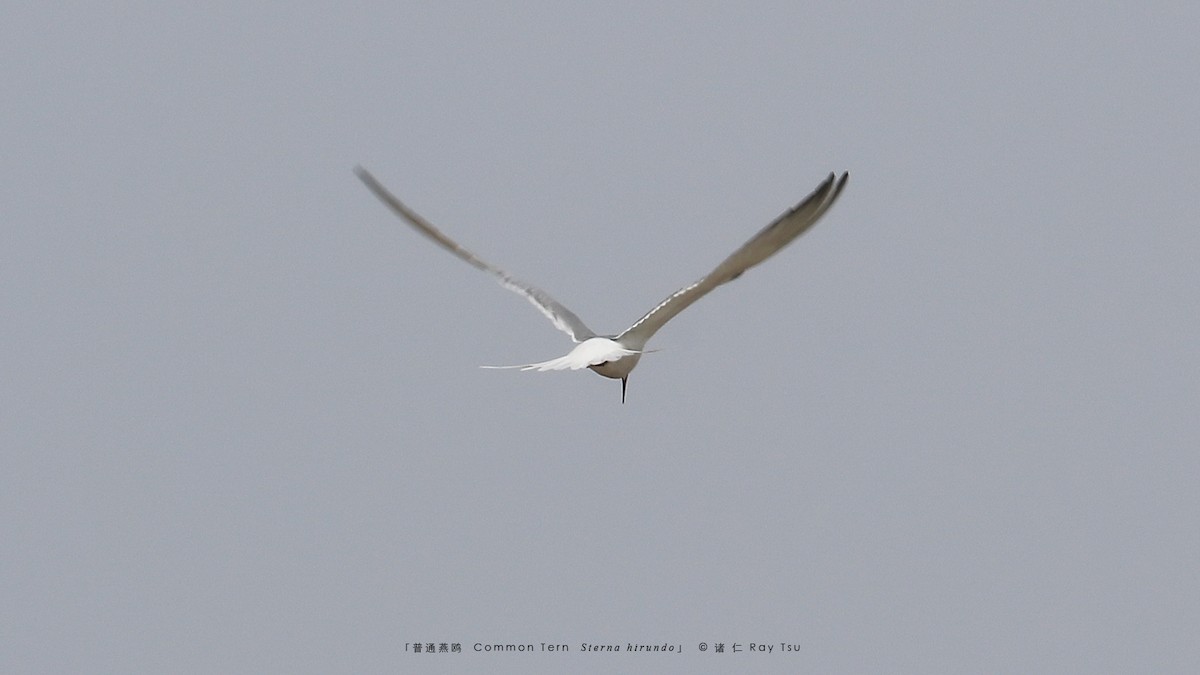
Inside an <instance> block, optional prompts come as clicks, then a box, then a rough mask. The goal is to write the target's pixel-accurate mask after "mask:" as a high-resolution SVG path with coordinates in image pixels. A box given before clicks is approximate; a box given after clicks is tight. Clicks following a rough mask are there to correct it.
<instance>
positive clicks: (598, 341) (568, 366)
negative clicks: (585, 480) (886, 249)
mask: <svg viewBox="0 0 1200 675" xmlns="http://www.w3.org/2000/svg"><path fill="white" fill-rule="evenodd" d="M354 173H355V174H357V175H358V177H359V178H360V179H362V182H363V183H365V184H366V186H367V187H368V188H370V189H371V192H374V193H375V196H376V197H378V198H379V199H380V200H381V201H382V202H383V203H384V204H386V205H387V206H388V207H390V208H391V209H392V210H393V211H395V212H396V215H398V216H400V217H401V218H403V219H404V220H405V221H407V222H408V224H409V225H412V226H413V227H414V228H416V229H417V231H418V232H420V233H421V234H424V235H425V236H426V237H429V238H430V239H432V240H433V241H434V242H436V243H437V244H438V245H439V246H441V247H442V248H444V249H446V250H447V251H450V252H451V253H453V254H454V255H456V256H458V257H459V258H462V259H463V260H465V261H467V262H469V263H471V264H472V265H474V266H475V267H478V268H479V269H481V270H483V271H484V272H487V273H489V274H492V275H493V276H495V277H496V278H497V279H498V280H499V281H500V284H501V285H502V286H504V287H505V288H507V289H509V290H511V291H514V292H516V293H520V294H521V295H523V296H525V298H526V299H528V300H529V301H530V302H531V303H533V305H534V306H535V307H537V308H538V309H539V310H541V311H542V313H543V314H545V315H546V317H547V318H549V319H550V321H551V322H553V323H554V326H555V327H556V328H558V329H559V330H561V331H563V332H564V333H566V334H567V335H570V336H571V339H572V340H574V341H575V342H576V343H578V344H577V346H576V347H575V348H574V349H572V350H571V351H570V352H569V353H568V354H567V355H566V356H560V357H558V358H556V359H550V360H549V361H542V362H541V363H528V364H525V365H520V366H484V368H520V369H521V370H537V371H547V370H580V369H582V368H590V369H591V370H592V371H593V372H596V373H598V374H600V375H603V376H604V377H610V378H613V379H616V380H620V381H621V402H622V403H624V402H625V386H626V383H627V382H628V380H629V373H630V372H632V371H633V368H634V366H636V365H637V363H638V360H639V359H641V358H642V354H643V353H644V352H645V351H646V350H645V347H646V342H647V341H649V340H650V337H651V336H653V335H654V334H655V333H656V332H658V329H660V328H662V327H663V325H664V324H666V323H667V322H668V321H670V320H671V319H672V318H674V317H675V315H676V314H678V313H680V312H682V311H683V310H685V309H687V308H688V306H689V305H691V304H692V303H693V302H696V301H697V300H699V299H700V298H702V297H704V296H705V294H707V293H708V292H709V291H711V290H713V289H714V288H716V287H717V286H720V285H721V284H724V283H726V282H729V281H733V280H734V279H736V278H738V277H739V276H741V275H742V272H745V271H746V270H748V269H750V268H751V267H754V266H755V265H757V264H759V263H761V262H762V261H764V260H766V259H767V258H770V257H771V256H772V255H774V254H775V252H776V251H778V250H779V249H781V248H783V247H784V246H787V245H788V244H789V243H790V242H791V241H792V240H793V239H795V238H796V237H798V236H800V235H801V234H803V233H804V231H805V230H807V229H808V228H810V227H812V226H813V224H814V223H816V222H817V221H818V220H820V218H821V216H823V215H825V212H826V211H828V210H829V207H831V206H833V203H834V202H835V201H837V198H838V195H840V194H841V193H842V188H844V187H846V180H847V179H848V178H849V177H850V174H849V173H843V174H842V175H841V177H836V176H835V175H834V174H832V173H831V174H829V177H828V178H826V179H825V180H824V181H823V182H822V183H821V184H820V185H819V186H817V189H816V190H814V191H813V193H812V194H810V195H809V196H808V197H806V198H805V199H804V201H802V202H800V203H799V204H797V205H796V206H794V207H792V208H791V209H789V210H788V211H787V212H785V213H784V214H783V215H781V216H779V217H778V218H776V219H775V221H774V222H772V223H771V224H770V225H767V226H766V227H764V228H763V229H762V230H761V231H759V233H758V234H756V235H754V236H753V237H751V238H750V240H749V241H747V242H746V243H745V244H742V247H741V248H739V249H738V250H736V251H734V252H733V253H732V254H731V255H730V256H729V257H728V258H726V259H725V260H724V261H723V262H722V263H721V264H720V265H717V267H716V269H714V270H713V271H712V272H709V273H708V274H707V275H705V276H704V277H701V278H700V280H699V281H696V282H695V283H693V284H690V285H688V286H684V287H683V288H681V289H679V290H678V291H675V292H674V293H672V294H671V295H669V296H667V299H666V300H663V301H662V302H660V303H658V304H657V305H656V306H655V307H654V309H651V310H650V311H649V312H646V314H645V315H644V316H642V318H640V319H638V320H637V321H634V322H633V325H632V326H630V327H629V328H626V329H625V331H624V332H622V333H621V334H619V335H596V333H595V332H593V331H592V330H591V329H590V328H588V327H587V326H585V325H584V323H583V321H581V320H580V319H579V317H578V316H575V314H574V313H573V312H572V311H571V310H569V309H567V308H566V307H563V306H562V305H561V304H559V302H558V301H556V300H555V299H554V298H552V297H550V296H549V295H547V294H546V292H545V291H543V290H541V289H539V288H536V287H534V286H530V285H529V284H527V283H525V282H523V281H519V280H517V279H514V278H513V277H511V276H509V274H508V273H507V272H505V271H504V270H502V269H500V268H498V267H493V266H492V265H491V264H489V263H487V262H484V261H483V260H481V259H480V258H479V257H478V256H476V255H475V254H474V253H471V252H470V251H468V250H467V249H465V248H463V247H461V246H459V245H458V244H457V243H455V241H454V240H453V239H451V238H450V237H447V236H446V235H444V234H442V232H441V230H438V229H437V228H436V227H434V226H433V225H431V224H430V223H429V221H427V220H425V219H424V218H422V217H421V216H419V215H417V213H416V212H415V211H413V210H412V209H410V208H408V207H407V206H405V205H404V204H403V203H402V202H401V201H400V200H399V199H396V197H394V196H393V195H392V193H390V192H388V190H387V188H385V187H383V185H382V184H381V183H380V182H379V181H377V180H375V177H374V176H372V175H371V174H370V172H368V171H367V170H366V169H364V168H362V167H356V168H355V169H354Z"/></svg>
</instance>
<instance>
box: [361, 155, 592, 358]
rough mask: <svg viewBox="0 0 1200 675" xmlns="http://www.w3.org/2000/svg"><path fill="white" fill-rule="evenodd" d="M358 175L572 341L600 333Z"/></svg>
mask: <svg viewBox="0 0 1200 675" xmlns="http://www.w3.org/2000/svg"><path fill="white" fill-rule="evenodd" d="M354 173H355V175H357V176H358V177H359V179H360V180H362V182H363V183H364V184H366V186H367V187H368V188H369V189H370V190H371V192H374V193H375V196H376V197H378V198H379V201H381V202H383V203H384V204H386V205H387V206H388V207H389V208H390V209H391V210H392V211H394V212H395V213H396V215H398V216H400V217H401V218H403V219H404V220H405V221H406V222H407V223H408V224H409V225H412V226H413V228H415V229H416V230H417V231H418V232H420V233H421V234H423V235H425V236H426V237H429V238H430V239H432V240H433V241H434V242H435V243H437V245H438V246H441V247H442V248H444V249H446V250H447V251H450V252H451V253H453V254H454V255H456V256H458V257H459V258H462V259H463V260H465V261H467V262H469V263H471V264H472V265H474V266H475V267H478V268H479V269H481V270H483V271H484V272H487V273H488V274H491V275H493V276H495V277H496V279H497V280H498V281H499V282H500V285H501V286H504V287H505V288H507V289H508V290H510V291H513V292H514V293H519V294H521V295H522V296H524V297H525V299H526V300H528V301H529V302H531V303H533V306H534V307H537V308H538V309H539V310H541V312H542V314H545V315H546V318H548V319H550V321H551V322H552V323H553V324H554V327H555V328H557V329H559V330H561V331H562V332H564V333H566V334H567V335H570V336H571V339H572V340H574V341H575V342H583V341H584V340H586V339H588V338H590V337H595V335H596V334H595V333H593V332H592V330H591V329H590V328H588V327H587V326H586V325H584V323H583V321H581V320H580V319H579V317H577V316H575V313H574V312H572V311H571V310H569V309H567V308H566V307H563V306H562V305H561V304H559V302H558V301H557V300H555V299H554V298H552V297H550V296H549V295H547V294H546V292H545V291H543V290H542V289H540V288H537V287H536V286H531V285H529V284H527V283H525V282H523V281H521V280H519V279H514V278H513V277H511V276H509V274H508V273H507V272H505V271H504V270H502V269H500V268H498V267H493V266H492V265H490V264H489V263H487V262H485V261H484V260H482V259H480V258H479V257H478V256H476V255H475V254H474V253H471V252H470V251H468V250H467V249H465V248H463V247H462V246H459V245H458V244H457V243H456V242H455V241H454V240H453V239H451V238H450V237H447V236H446V235H444V234H442V232H441V230H438V229H437V228H436V227H434V226H433V225H432V224H430V223H429V221H427V220H425V219H424V218H422V217H421V216H419V215H417V213H416V211H413V210H412V209H410V208H408V207H407V206H405V205H404V204H403V203H402V202H401V201H400V200H399V199H396V197H395V196H393V195H392V193H390V192H388V190H387V188H385V187H383V184H381V183H380V182H379V181H377V180H375V177H374V176H372V175H371V173H370V172H369V171H367V170H366V169H364V168H362V167H361V166H359V167H355V168H354Z"/></svg>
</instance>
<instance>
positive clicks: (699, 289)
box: [616, 173, 850, 349]
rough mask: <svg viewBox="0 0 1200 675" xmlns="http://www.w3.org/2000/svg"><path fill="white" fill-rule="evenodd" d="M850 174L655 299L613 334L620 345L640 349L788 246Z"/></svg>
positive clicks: (822, 211)
mask: <svg viewBox="0 0 1200 675" xmlns="http://www.w3.org/2000/svg"><path fill="white" fill-rule="evenodd" d="M849 177H850V174H848V173H843V174H842V176H841V178H836V177H835V176H834V174H832V173H831V174H829V177H828V178H826V179H825V181H824V182H822V183H821V184H820V185H819V186H818V187H817V189H816V190H814V191H813V193H812V194H810V195H809V196H808V197H806V198H805V199H804V201H802V202H800V203H799V204H797V205H796V206H794V207H792V208H791V209H790V210H788V211H787V212H786V213H784V214H783V215H781V216H779V217H778V218H776V219H775V221H774V222H772V223H771V224H770V225H767V226H766V227H764V228H763V229H762V230H761V231H760V232H759V233H758V234H756V235H754V236H753V237H752V238H751V239H750V241H747V242H746V243H745V244H743V245H742V247H741V248H739V249H738V250H736V251H734V252H733V254H732V255H730V256H729V257H728V258H726V259H725V260H724V262H722V263H721V264H720V265H717V268H716V269H714V270H713V271H712V272H710V273H709V274H708V275H707V276H705V277H703V278H701V279H700V280H699V281H697V282H695V283H694V284H691V285H690V286H685V287H683V288H681V289H679V290H678V291H675V292H674V293H672V294H671V295H670V296H668V297H667V299H666V300H663V301H662V302H660V303H658V305H657V306H655V307H654V309H652V310H650V311H649V312H646V314H645V316H643V317H642V318H640V319H638V320H637V321H635V322H634V323H633V325H632V326H630V327H629V328H626V329H625V332H623V333H621V334H620V335H618V336H617V337H616V340H617V341H618V342H620V343H621V344H623V345H626V346H632V347H634V348H637V349H640V348H641V347H642V346H644V345H645V344H646V341H647V340H649V339H650V336H652V335H654V334H655V333H656V332H658V329H659V328H662V327H663V325H665V324H666V323H667V322H668V321H670V320H671V319H673V318H675V315H676V314H679V313H680V312H682V311H683V310H685V309H687V308H688V307H689V306H690V305H691V304H692V303H693V302H696V301H697V300H699V299H700V298H702V297H704V296H705V294H707V293H708V292H709V291H711V290H713V289H714V288H716V287H717V286H720V285H721V284H724V283H726V282H729V281H733V280H734V279H736V278H738V277H739V276H741V275H742V272H745V271H746V270H748V269H750V268H751V267H754V266H755V265H757V264H759V263H760V262H762V261H764V260H766V259H767V258H770V257H771V256H772V255H774V254H775V252H776V251H778V250H779V249H781V248H783V247H784V246H787V245H788V244H789V243H790V242H791V241H792V240H793V239H795V238H796V237H798V236H800V235H801V234H803V233H804V231H805V230H807V229H808V228H810V227H812V226H813V224H814V223H816V222H817V221H818V220H819V219H820V218H821V216H823V215H824V214H825V212H826V211H828V210H829V207H831V206H833V203H834V202H835V201H836V200H837V198H838V195H840V194H841V193H842V188H844V187H846V180H847V179H848V178H849Z"/></svg>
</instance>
